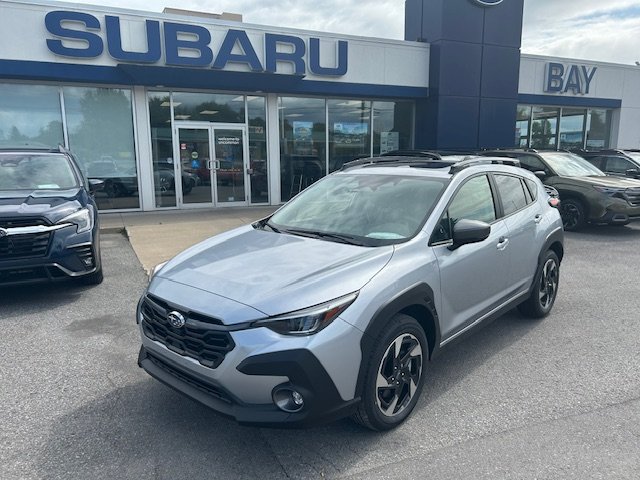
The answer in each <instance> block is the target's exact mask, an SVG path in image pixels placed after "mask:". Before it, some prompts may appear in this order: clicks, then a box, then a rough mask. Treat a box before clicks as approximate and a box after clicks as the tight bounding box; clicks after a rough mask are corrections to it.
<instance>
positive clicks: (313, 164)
mask: <svg viewBox="0 0 640 480" xmlns="http://www.w3.org/2000/svg"><path fill="white" fill-rule="evenodd" d="M278 108H279V123H280V170H281V171H280V188H281V196H282V200H283V201H286V200H289V199H290V198H291V197H293V196H295V195H296V194H298V192H300V191H301V190H303V189H304V188H306V187H308V186H309V185H311V184H312V183H313V182H315V181H317V180H318V179H320V178H321V177H323V176H324V175H326V172H327V169H326V156H325V155H326V152H325V145H326V120H325V100H324V99H322V98H294V97H281V98H280V99H279V107H278Z"/></svg>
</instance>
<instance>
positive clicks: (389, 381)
mask: <svg viewBox="0 0 640 480" xmlns="http://www.w3.org/2000/svg"><path fill="white" fill-rule="evenodd" d="M428 360H429V344H428V342H427V338H426V336H425V334H424V330H423V329H422V327H421V326H420V324H419V323H418V322H417V321H416V320H415V319H414V318H413V317H410V316H408V315H403V314H398V315H395V316H394V317H393V318H392V319H391V321H390V322H389V324H388V328H387V329H386V330H384V331H383V332H382V333H381V334H380V336H379V337H378V340H377V341H376V343H375V344H374V346H373V350H372V352H371V355H370V356H369V358H368V359H364V361H367V362H368V367H367V369H366V372H365V381H364V387H363V393H362V401H361V403H360V405H359V406H358V410H357V411H356V412H355V413H354V414H353V416H352V418H353V419H354V420H355V421H356V422H357V423H359V424H360V425H363V426H365V427H367V428H370V429H371V430H376V431H383V430H390V429H392V428H394V427H396V426H398V425H399V424H401V423H402V422H403V421H404V420H405V419H406V418H407V417H408V416H409V414H410V413H411V411H412V410H413V408H414V407H415V406H416V403H417V402H418V398H419V397H420V392H421V391H422V386H423V385H424V372H425V368H426V365H427V362H428Z"/></svg>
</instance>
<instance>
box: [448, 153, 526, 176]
mask: <svg viewBox="0 0 640 480" xmlns="http://www.w3.org/2000/svg"><path fill="white" fill-rule="evenodd" d="M476 165H508V166H510V167H519V166H520V160H517V159H515V158H507V157H496V158H491V157H476V158H469V159H467V160H461V161H460V162H457V163H455V164H453V165H452V166H451V168H450V169H449V173H450V174H451V175H455V174H456V173H458V172H460V171H462V170H464V169H465V168H469V167H473V166H476Z"/></svg>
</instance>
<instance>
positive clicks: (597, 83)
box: [518, 54, 640, 148]
mask: <svg viewBox="0 0 640 480" xmlns="http://www.w3.org/2000/svg"><path fill="white" fill-rule="evenodd" d="M549 62H557V63H562V64H564V65H565V66H567V65H571V64H576V65H585V66H587V67H588V68H589V69H591V68H592V67H598V70H597V71H596V74H595V76H594V78H593V80H592V81H591V85H590V91H589V93H588V94H574V93H573V92H572V91H571V90H570V91H568V92H566V93H563V94H559V93H555V94H554V93H549V92H545V91H544V86H545V81H546V76H545V75H546V71H545V69H546V65H547V63H549ZM518 93H521V94H531V95H548V96H563V97H581V98H600V99H603V98H604V99H616V100H621V101H622V106H621V108H620V111H619V112H617V113H616V114H615V115H614V117H613V125H612V138H611V143H612V145H611V146H612V147H619V148H640V67H637V66H635V65H619V64H613V63H605V62H590V61H587V60H577V59H571V58H559V57H543V56H539V55H526V54H523V55H522V56H521V59H520V84H519V88H518Z"/></svg>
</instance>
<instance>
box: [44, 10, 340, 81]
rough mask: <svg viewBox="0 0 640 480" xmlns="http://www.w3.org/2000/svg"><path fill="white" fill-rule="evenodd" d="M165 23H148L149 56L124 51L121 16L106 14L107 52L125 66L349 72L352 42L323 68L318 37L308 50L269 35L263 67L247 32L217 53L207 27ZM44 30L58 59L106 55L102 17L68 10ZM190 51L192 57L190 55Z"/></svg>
mask: <svg viewBox="0 0 640 480" xmlns="http://www.w3.org/2000/svg"><path fill="white" fill-rule="evenodd" d="M160 23H161V22H159V21H157V20H147V21H146V22H145V37H146V43H147V46H146V51H138V52H130V51H127V50H125V49H124V47H123V46H122V34H121V26H120V25H121V22H120V17H117V16H113V15H105V18H104V28H105V32H106V50H107V52H108V53H109V56H110V57H111V58H113V59H114V60H117V61H120V62H128V63H139V64H156V63H158V62H160V61H161V59H162V53H163V52H164V63H165V65H167V66H179V67H192V68H194V67H201V68H213V69H217V70H224V69H225V68H226V67H227V65H228V64H230V63H231V64H234V63H239V64H243V65H246V66H248V67H249V69H250V70H251V71H252V72H269V73H278V65H280V64H282V63H287V64H290V65H292V66H293V69H294V74H295V75H301V76H304V75H306V74H307V72H310V73H313V74H316V75H322V76H342V75H345V74H346V73H347V68H348V60H349V49H348V43H347V42H346V41H343V40H338V41H337V47H338V48H337V49H336V51H337V54H336V55H337V61H336V65H335V66H326V65H325V66H323V65H321V64H320V39H319V38H313V37H312V38H310V39H309V43H308V45H307V42H306V41H305V40H304V39H303V38H300V37H297V36H294V35H280V34H273V33H265V34H263V35H264V46H265V47H264V48H265V51H264V64H263V63H262V62H261V61H260V58H259V57H258V54H257V53H256V50H255V48H254V46H253V44H252V43H251V40H250V39H249V36H248V35H247V32H245V31H244V30H239V29H232V28H231V29H229V30H227V32H226V33H225V36H224V38H223V39H222V43H221V45H220V48H219V49H218V50H217V51H214V50H213V49H212V46H211V43H212V38H211V32H210V31H209V30H208V29H206V28H205V27H203V26H201V25H191V24H185V23H173V22H162V30H161V28H160ZM45 26H46V28H47V31H48V32H49V33H51V34H52V35H53V36H54V38H48V39H47V47H48V48H49V50H50V51H51V52H53V53H54V54H56V55H60V56H64V57H75V58H96V57H99V56H100V55H102V53H103V52H104V50H105V44H104V42H103V40H102V37H101V36H100V35H98V34H99V33H100V32H101V31H102V24H101V22H100V20H99V19H98V18H97V17H95V16H93V15H90V14H88V13H82V12H69V11H64V10H58V11H53V12H49V13H47V15H46V16H45ZM161 31H162V32H163V33H162V34H161ZM65 39H66V40H74V41H75V45H76V46H73V47H72V46H69V45H68V44H67V45H65V43H64V40H65ZM186 52H188V53H189V54H190V55H188V56H185V55H184V54H185V53H186ZM234 52H236V53H234ZM238 52H242V53H238ZM214 58H215V61H214Z"/></svg>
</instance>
